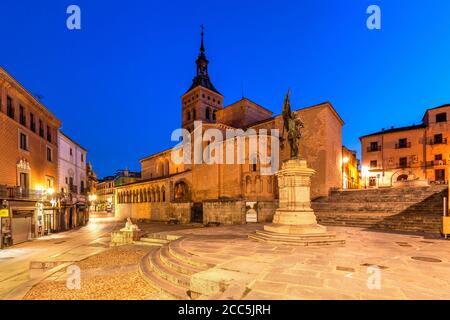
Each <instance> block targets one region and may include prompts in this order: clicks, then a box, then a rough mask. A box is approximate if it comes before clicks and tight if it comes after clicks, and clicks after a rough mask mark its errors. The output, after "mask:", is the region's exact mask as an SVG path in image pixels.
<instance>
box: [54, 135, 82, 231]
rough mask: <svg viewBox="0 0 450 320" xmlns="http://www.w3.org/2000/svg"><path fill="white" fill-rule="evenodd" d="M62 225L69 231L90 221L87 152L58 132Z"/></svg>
mask: <svg viewBox="0 0 450 320" xmlns="http://www.w3.org/2000/svg"><path fill="white" fill-rule="evenodd" d="M58 144H59V157H58V158H59V167H58V175H59V188H60V190H59V191H60V204H61V205H60V207H61V208H60V210H61V215H60V218H61V220H60V224H61V226H62V229H64V230H67V229H71V228H73V227H77V226H79V225H83V224H85V223H86V221H87V220H88V207H87V199H86V189H87V172H86V169H87V165H86V157H87V150H86V149H85V148H83V147H82V146H80V145H79V144H78V143H76V142H75V141H74V140H72V139H71V138H70V137H69V136H67V135H66V134H64V133H63V132H62V131H58Z"/></svg>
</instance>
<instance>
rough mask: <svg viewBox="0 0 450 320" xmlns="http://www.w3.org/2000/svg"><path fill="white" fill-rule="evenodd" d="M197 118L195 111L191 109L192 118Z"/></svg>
mask: <svg viewBox="0 0 450 320" xmlns="http://www.w3.org/2000/svg"><path fill="white" fill-rule="evenodd" d="M196 118H197V113H196V112H195V109H194V110H192V119H193V120H195V119H196Z"/></svg>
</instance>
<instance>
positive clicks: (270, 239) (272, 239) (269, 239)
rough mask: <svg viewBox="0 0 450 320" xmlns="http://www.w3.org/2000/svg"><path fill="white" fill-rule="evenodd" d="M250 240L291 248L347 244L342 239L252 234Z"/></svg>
mask: <svg viewBox="0 0 450 320" xmlns="http://www.w3.org/2000/svg"><path fill="white" fill-rule="evenodd" d="M248 237H249V238H250V239H253V240H257V241H262V242H266V243H270V244H285V245H290V246H305V247H319V246H341V245H344V244H345V240H341V239H322V240H319V239H303V240H296V239H286V238H283V237H279V238H278V237H276V236H274V235H272V236H265V235H262V234H257V233H255V234H250V235H249V236H248Z"/></svg>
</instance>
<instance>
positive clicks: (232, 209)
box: [203, 200, 277, 224]
mask: <svg viewBox="0 0 450 320" xmlns="http://www.w3.org/2000/svg"><path fill="white" fill-rule="evenodd" d="M245 205H246V201H242V200H228V201H224V200H222V201H207V202H204V203H203V222H204V223H208V222H220V223H221V224H245V223H246V219H245V215H246V207H245ZM276 208H277V202H273V201H262V202H258V222H271V221H272V218H273V215H274V213H275V210H276Z"/></svg>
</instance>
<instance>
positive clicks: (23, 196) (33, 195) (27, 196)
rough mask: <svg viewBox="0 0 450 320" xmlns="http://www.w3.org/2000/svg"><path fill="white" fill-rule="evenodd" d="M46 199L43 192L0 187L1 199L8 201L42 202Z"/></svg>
mask: <svg viewBox="0 0 450 320" xmlns="http://www.w3.org/2000/svg"><path fill="white" fill-rule="evenodd" d="M44 197H45V193H44V191H42V190H32V189H26V188H22V187H8V186H6V185H1V186H0V198H3V199H7V200H30V201H40V200H42V199H43V198H44Z"/></svg>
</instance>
